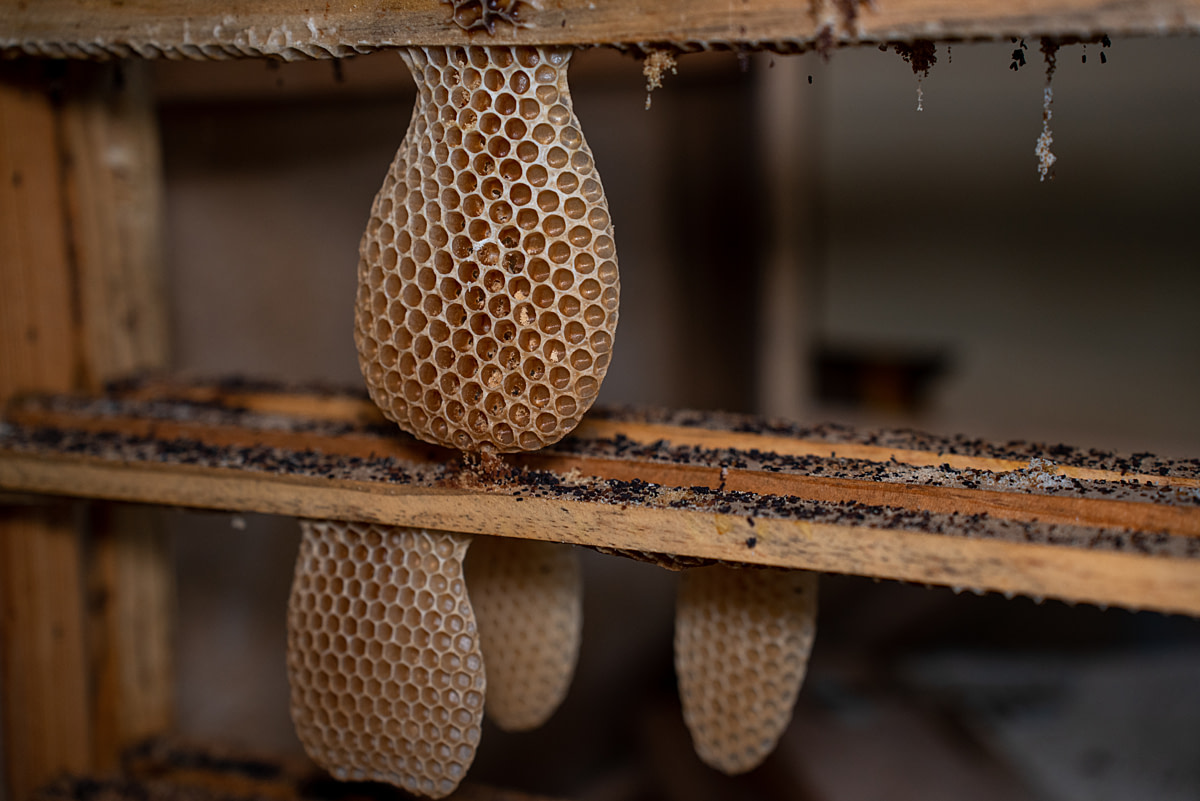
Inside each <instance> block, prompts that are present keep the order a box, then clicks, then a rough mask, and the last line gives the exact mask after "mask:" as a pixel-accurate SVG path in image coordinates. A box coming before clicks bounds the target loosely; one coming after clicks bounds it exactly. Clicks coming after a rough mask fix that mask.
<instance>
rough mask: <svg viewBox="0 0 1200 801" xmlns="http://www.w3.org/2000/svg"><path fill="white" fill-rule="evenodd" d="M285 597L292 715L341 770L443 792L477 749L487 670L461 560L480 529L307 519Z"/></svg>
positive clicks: (318, 758)
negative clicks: (431, 528)
mask: <svg viewBox="0 0 1200 801" xmlns="http://www.w3.org/2000/svg"><path fill="white" fill-rule="evenodd" d="M301 531H302V538H301V544H300V555H299V557H298V559H297V561H296V573H295V578H294V580H293V583H292V592H291V598H290V601H289V604H288V655H287V665H288V676H289V679H290V681H291V692H292V704H291V706H292V719H293V721H294V723H295V726H296V733H297V734H298V735H299V737H300V742H301V743H302V744H303V745H304V749H305V751H307V752H308V755H309V756H310V757H312V759H313V760H314V761H315V762H316V763H317V764H319V765H320V766H321V767H323V768H325V769H326V770H328V771H329V772H330V773H332V774H333V775H334V776H335V777H336V778H338V779H342V780H357V781H362V780H370V781H381V782H388V783H390V784H394V785H397V786H399V787H402V788H404V789H405V790H408V791H409V792H412V793H417V794H420V795H424V796H429V797H431V798H441V797H442V796H445V795H448V794H449V793H451V792H453V790H454V789H455V787H457V786H458V783H459V782H460V781H461V780H462V778H463V776H464V775H465V774H466V772H467V769H468V768H469V767H470V765H471V762H472V761H473V760H474V758H475V750H476V747H477V746H478V745H479V736H480V727H481V725H482V722H483V709H484V694H485V679H484V666H483V657H482V654H481V652H480V648H479V634H478V630H477V627H476V623H475V615H474V613H473V611H472V609H471V603H470V601H469V600H468V598H467V591H466V586H465V584H464V580H463V573H462V561H463V557H464V556H465V555H466V552H467V547H468V546H469V545H470V542H471V538H470V537H469V536H468V535H465V534H452V533H446V532H437V531H424V530H420V529H412V528H403V527H393V526H382V525H373V524H368V523H340V522H333V521H321V522H318V521H302V522H301Z"/></svg>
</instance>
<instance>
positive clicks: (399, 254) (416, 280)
mask: <svg viewBox="0 0 1200 801" xmlns="http://www.w3.org/2000/svg"><path fill="white" fill-rule="evenodd" d="M571 54H572V51H571V50H570V49H568V48H558V47H512V48H510V47H490V46H489V47H421V48H415V47H414V48H408V49H406V50H405V51H403V53H402V55H403V58H404V61H405V63H406V64H407V65H408V67H409V69H410V70H411V71H412V74H413V77H414V79H415V80H416V84H417V89H418V98H417V104H416V108H415V110H414V112H413V117H412V121H411V122H410V123H409V127H408V133H407V134H406V135H405V138H404V142H403V144H402V145H401V146H400V149H399V151H398V152H397V154H396V158H395V160H394V161H393V163H392V165H391V168H390V170H389V171H388V174H387V178H386V179H385V181H384V184H383V187H382V188H381V189H380V191H379V194H378V195H377V196H376V197H375V202H374V204H373V205H372V207H371V218H370V221H369V223H368V225H367V230H366V232H365V233H364V235H363V239H362V243H361V245H360V248H359V254H360V259H359V267H358V297H357V305H356V317H355V320H356V323H355V343H356V345H357V347H358V353H359V363H360V366H361V368H362V371H363V375H364V376H365V378H366V382H367V387H368V389H369V391H370V394H371V398H372V399H373V400H374V401H375V403H376V404H377V405H378V406H379V407H380V409H382V410H383V413H384V414H385V415H386V416H387V417H389V418H390V419H392V420H394V421H395V422H396V423H397V424H399V425H400V427H401V428H403V429H405V430H406V431H408V432H410V433H412V434H413V435H415V436H417V437H418V438H420V439H423V440H425V441H427V442H432V443H435V444H438V445H444V446H448V447H453V448H458V449H461V450H464V451H478V450H494V451H496V452H514V451H520V450H534V449H537V448H541V447H543V446H544V445H548V444H551V443H553V442H556V441H558V440H559V439H560V438H562V437H563V436H564V435H565V434H566V433H567V432H569V431H571V430H572V429H573V428H574V427H575V426H576V425H577V424H578V422H579V419H580V417H581V416H582V415H583V413H584V412H585V411H586V410H587V409H588V408H589V407H590V406H591V404H592V402H593V401H594V400H595V398H596V393H597V392H598V390H599V388H600V382H601V381H602V380H603V378H604V374H605V373H606V372H607V370H608V364H609V360H610V358H611V354H612V346H613V336H614V334H615V330H616V325H617V305H618V299H619V280H618V274H617V261H616V248H615V245H614V242H613V230H612V223H611V221H610V219H609V213H608V205H607V201H606V200H605V197H604V189H603V187H602V186H601V185H600V179H599V176H598V174H597V172H596V169H595V165H594V164H593V162H592V155H591V151H590V150H589V148H588V146H587V142H586V141H585V140H584V137H583V133H582V128H581V127H580V124H579V120H578V119H577V118H576V117H575V113H574V111H573V110H572V106H571V95H570V90H569V89H568V86H567V66H568V64H569V62H570V59H571Z"/></svg>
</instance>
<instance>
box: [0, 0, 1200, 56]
mask: <svg viewBox="0 0 1200 801" xmlns="http://www.w3.org/2000/svg"><path fill="white" fill-rule="evenodd" d="M519 5H521V6H523V8H522V9H521V10H520V15H521V19H522V20H523V21H524V23H525V27H513V26H511V25H508V24H505V23H500V24H498V25H497V27H496V29H495V32H494V34H492V35H487V34H481V33H467V32H464V31H463V30H461V29H460V28H458V27H456V26H455V25H454V24H453V23H452V22H451V21H450V13H449V9H448V7H447V5H446V4H444V3H442V2H440V0H398V2H393V3H390V4H388V8H387V9H386V10H383V9H380V10H374V9H372V10H365V9H364V7H363V5H362V4H360V3H355V2H351V1H350V0H332V1H331V2H328V3H325V4H324V5H323V8H322V7H319V6H314V5H313V4H312V3H308V2H302V1H301V0H267V2H241V3H232V4H231V3H223V2H215V1H214V0H203V2H189V0H140V1H139V2H126V3H122V4H120V5H116V4H110V3H103V2H94V1H93V0H39V2H36V3H26V2H22V1H21V0H4V2H2V3H0V19H3V20H5V23H6V24H3V25H0V51H20V52H24V53H28V54H32V55H41V56H50V57H103V56H118V57H129V56H149V57H154V56H159V55H165V56H167V57H171V58H200V59H204V58H217V59H223V58H231V57H256V56H273V57H279V58H285V59H295V58H331V57H332V58H337V57H344V56H351V55H355V54H358V53H366V52H372V51H375V50H382V49H391V48H397V47H403V46H406V45H411V44H481V43H484V42H485V41H486V42H491V43H496V44H512V43H539V44H572V45H585V46H590V45H614V46H622V47H637V46H641V45H651V44H663V43H666V44H670V45H672V46H675V47H680V48H682V49H696V48H704V47H709V46H728V47H743V46H744V47H761V46H773V47H778V48H782V49H804V48H807V47H811V46H813V45H814V44H815V43H816V42H817V40H818V39H819V38H820V37H821V36H822V32H823V29H825V28H826V27H831V29H830V30H829V32H828V34H825V35H826V36H827V37H830V38H831V40H832V41H833V42H846V43H853V42H889V41H910V40H913V39H943V40H954V39H995V38H999V37H1004V36H1015V35H1021V36H1028V35H1050V36H1083V37H1086V36H1093V35H1096V34H1100V33H1107V34H1109V35H1118V34H1134V35H1146V34H1154V35H1162V34H1166V33H1176V34H1178V33H1191V32H1195V31H1197V30H1200V2H1197V1H1196V0H1151V2H1144V3H1111V2H1105V1H1104V0H1044V1H1043V2H1022V3H999V4H998V3H992V2H987V0H956V1H953V2H951V1H950V0H875V1H874V2H855V0H851V2H850V3H848V4H847V3H834V2H833V0H743V1H742V2H737V3H730V2H726V0H664V1H663V2H658V3H640V2H634V0H608V2H603V3H599V2H588V0H564V1H563V2H556V3H553V4H551V3H546V2H543V3H541V4H540V6H541V9H540V10H539V9H538V8H535V7H534V6H537V5H539V4H537V3H533V4H530V3H528V2H525V3H521V4H519ZM839 5H840V6H842V7H843V8H844V9H845V8H851V7H853V8H856V9H858V10H857V13H856V14H855V16H854V18H853V19H851V18H850V17H849V16H848V14H847V12H846V11H840V12H839V11H837V10H836V8H837V6H839Z"/></svg>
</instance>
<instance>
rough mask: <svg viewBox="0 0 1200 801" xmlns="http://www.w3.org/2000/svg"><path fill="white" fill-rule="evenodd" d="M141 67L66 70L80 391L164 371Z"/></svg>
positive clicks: (149, 134) (150, 127) (157, 228)
mask: <svg viewBox="0 0 1200 801" xmlns="http://www.w3.org/2000/svg"><path fill="white" fill-rule="evenodd" d="M150 80H151V74H150V69H149V67H148V66H147V65H145V64H141V63H137V62H134V63H130V64H124V65H121V66H116V65H113V66H109V67H105V68H96V67H95V66H89V65H83V64H72V65H70V66H68V68H67V72H66V91H67V95H68V97H70V98H72V99H73V102H70V103H67V104H66V105H64V107H63V109H62V111H61V115H62V141H63V147H64V156H65V157H64V170H65V179H66V180H65V186H66V189H67V197H66V204H67V205H66V209H67V212H68V215H69V220H70V234H71V236H72V242H73V257H74V259H75V262H76V265H75V269H76V273H77V275H78V287H79V289H78V292H79V301H78V302H79V306H80V323H79V325H80V338H81V349H82V360H81V361H82V364H81V369H82V370H83V371H84V375H83V377H82V379H81V380H82V385H83V386H85V387H88V388H93V389H94V388H98V387H100V386H101V385H102V384H103V383H104V382H106V381H110V380H112V379H114V378H117V377H119V376H123V375H129V374H130V373H136V372H141V371H145V370H149V369H161V368H162V367H163V366H164V365H165V364H166V362H167V321H166V316H167V310H166V304H165V299H166V293H165V291H164V289H163V286H162V281H163V276H162V260H163V255H162V248H163V244H162V232H163V228H164V223H163V219H162V214H163V211H162V209H163V199H162V183H163V182H162V166H161V161H162V159H161V155H160V153H159V142H158V126H157V122H156V116H155V110H154V104H153V98H152V96H151V88H150Z"/></svg>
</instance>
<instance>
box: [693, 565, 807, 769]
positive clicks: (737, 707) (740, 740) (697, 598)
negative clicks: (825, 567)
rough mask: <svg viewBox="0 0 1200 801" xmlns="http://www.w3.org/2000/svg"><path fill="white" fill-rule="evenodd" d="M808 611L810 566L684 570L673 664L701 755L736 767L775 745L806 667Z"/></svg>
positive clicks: (754, 762) (753, 762) (752, 762)
mask: <svg viewBox="0 0 1200 801" xmlns="http://www.w3.org/2000/svg"><path fill="white" fill-rule="evenodd" d="M816 612H817V576H816V574H815V573H808V572H803V571H782V570H748V569H736V568H730V567H723V566H717V567H702V568H695V569H691V570H687V571H685V572H684V573H683V575H682V577H681V578H680V584H679V594H678V599H677V604H676V611H675V670H676V673H677V674H678V679H679V695H680V699H681V701H682V702H683V717H684V720H685V722H686V723H687V727H688V730H689V731H690V732H691V735H692V743H693V745H694V746H695V748H696V753H697V754H699V755H700V758H701V759H702V760H704V762H705V764H707V765H709V766H710V767H713V768H716V769H718V770H721V771H723V772H725V773H728V774H736V773H744V772H745V771H748V770H751V769H752V768H754V767H757V766H758V765H759V764H760V763H761V762H762V761H763V760H764V759H766V757H767V755H768V754H770V753H771V751H773V750H774V749H775V744H776V743H777V742H778V741H779V737H780V735H782V734H783V731H784V729H786V728H787V725H788V722H789V721H790V720H791V718H792V708H793V707H794V706H795V704H796V697H797V696H798V695H799V692H800V684H801V682H802V681H803V679H804V673H805V670H806V669H807V667H808V653H809V650H810V649H811V648H812V641H813V637H814V635H815V634H816Z"/></svg>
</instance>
